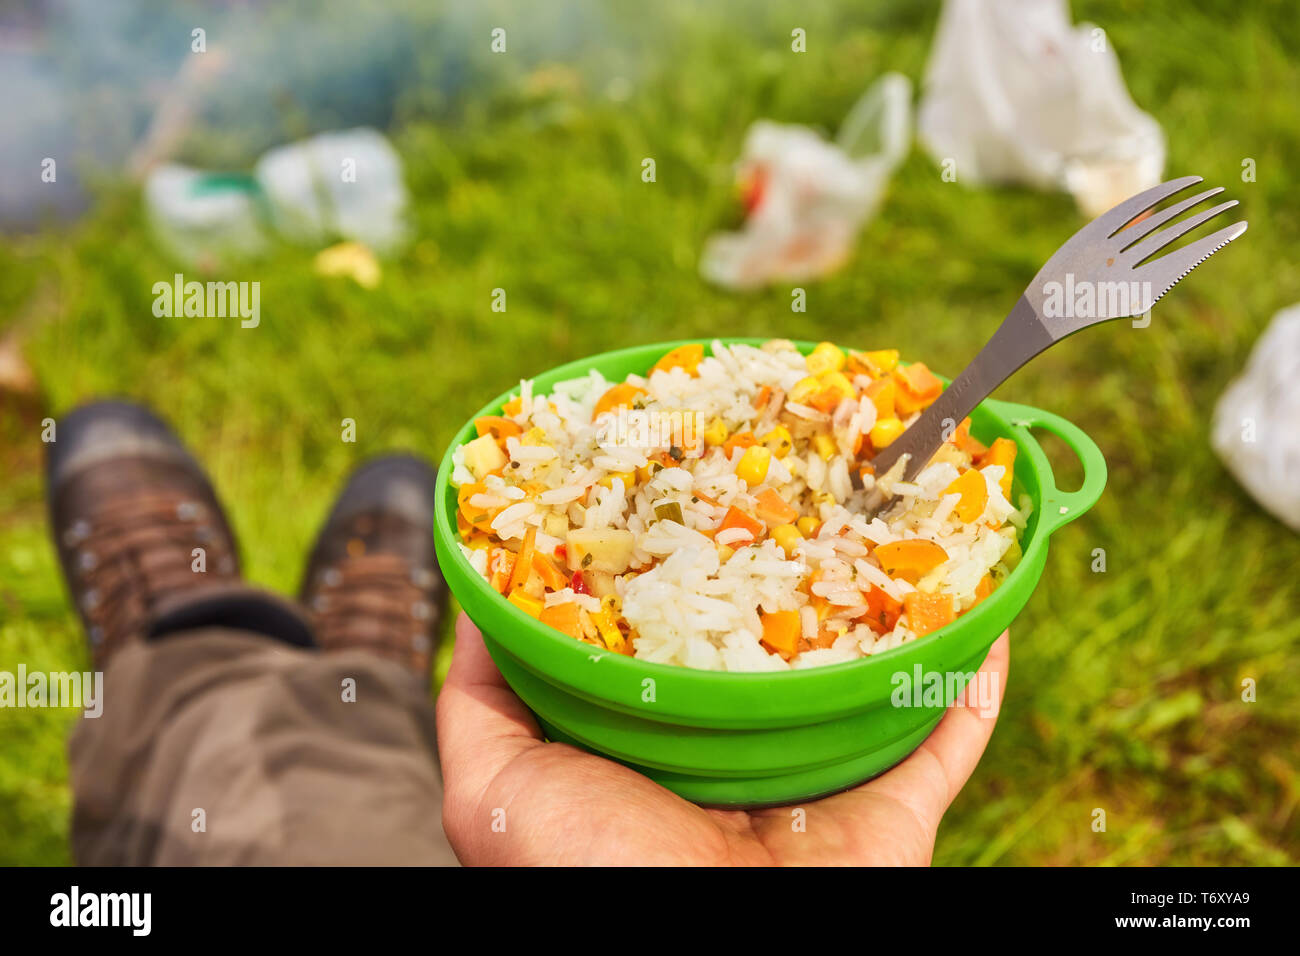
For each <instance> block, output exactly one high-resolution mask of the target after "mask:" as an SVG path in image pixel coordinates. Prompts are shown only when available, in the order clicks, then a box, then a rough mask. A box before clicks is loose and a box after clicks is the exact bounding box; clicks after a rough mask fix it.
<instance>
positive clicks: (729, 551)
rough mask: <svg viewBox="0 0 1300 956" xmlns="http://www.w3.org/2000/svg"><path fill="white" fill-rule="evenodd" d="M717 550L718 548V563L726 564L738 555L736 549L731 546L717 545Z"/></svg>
mask: <svg viewBox="0 0 1300 956" xmlns="http://www.w3.org/2000/svg"><path fill="white" fill-rule="evenodd" d="M717 548H718V561H719V562H720V563H722V564H726V563H727V562H728V561H730V560H731V556H732V555H733V554H735V553H736V549H735V548H733V547H732V546H731V545H729V544H720V545H717Z"/></svg>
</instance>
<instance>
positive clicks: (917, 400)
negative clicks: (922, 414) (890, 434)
mask: <svg viewBox="0 0 1300 956" xmlns="http://www.w3.org/2000/svg"><path fill="white" fill-rule="evenodd" d="M893 378H894V383H895V384H896V385H897V386H898V393H897V394H896V395H895V396H894V405H895V407H896V408H897V409H898V413H899V414H900V415H910V414H912V413H913V412H919V411H920V410H921V409H923V408H926V407H928V406H929V405H930V404H931V403H932V402H933V401H934V400H935V399H936V398H938V397H939V395H940V394H941V393H942V392H943V382H942V381H941V380H940V379H939V378H938V376H936V375H935V374H934V373H933V372H931V371H930V370H929V369H928V368H927V367H926V365H925V363H924V362H913V363H912V364H911V365H908V366H906V367H904V366H901V365H900V366H899V367H898V368H896V369H894V371H893Z"/></svg>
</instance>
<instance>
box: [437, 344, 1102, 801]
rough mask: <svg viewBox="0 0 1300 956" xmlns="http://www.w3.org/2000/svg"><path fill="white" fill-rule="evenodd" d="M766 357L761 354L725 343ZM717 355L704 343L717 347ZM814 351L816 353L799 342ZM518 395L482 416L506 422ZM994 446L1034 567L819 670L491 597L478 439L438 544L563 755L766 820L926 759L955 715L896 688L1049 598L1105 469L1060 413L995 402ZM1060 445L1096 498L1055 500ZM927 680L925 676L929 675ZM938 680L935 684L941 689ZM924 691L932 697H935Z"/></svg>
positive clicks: (986, 406)
mask: <svg viewBox="0 0 1300 956" xmlns="http://www.w3.org/2000/svg"><path fill="white" fill-rule="evenodd" d="M725 341H726V342H728V343H729V344H733V343H737V342H744V343H746V344H760V343H761V342H762V341H763V340H761V339H727V340H725ZM681 344H684V343H683V342H667V343H663V344H658V345H642V346H637V347H635V348H629V349H622V350H620V351H616V352H606V353H604V354H602V355H596V356H593V357H591V358H587V359H583V360H581V361H578V362H571V363H570V364H568V365H563V366H561V367H559V368H556V369H553V370H552V371H549V372H546V373H544V374H542V375H539V376H537V377H536V379H535V380H534V387H535V388H536V389H537V390H538V392H544V391H548V390H549V389H550V388H551V386H552V385H554V384H555V383H556V382H560V381H564V380H565V379H571V378H576V377H579V376H581V375H584V374H586V373H587V372H588V371H590V370H591V369H599V370H600V372H601V373H602V374H603V375H604V376H605V377H606V378H607V379H609V380H611V381H619V380H621V379H623V377H624V376H626V375H628V374H629V373H632V372H635V373H637V374H645V371H646V370H647V369H648V368H649V367H650V366H651V365H653V364H654V362H655V361H657V360H658V359H659V358H660V356H662V355H663V354H664V353H665V352H667V351H668V350H669V349H670V348H673V347H675V346H677V345H681ZM705 345H706V347H707V343H705ZM799 347H800V349H801V350H803V351H805V352H806V351H808V350H809V349H811V347H812V344H811V343H799ZM510 394H511V393H509V392H507V393H506V394H504V395H501V396H499V397H497V398H496V399H493V401H492V402H490V403H489V404H488V405H487V406H486V407H485V408H484V409H483V410H482V411H480V412H479V413H478V415H476V416H475V418H477V417H479V415H495V414H499V413H500V410H501V406H502V405H503V404H504V403H505V402H506V401H507V400H508V399H509V397H510ZM971 422H972V429H971V430H972V433H973V434H974V435H975V436H976V437H978V438H980V439H981V440H982V441H984V442H986V443H987V442H991V441H992V440H993V438H994V437H997V436H1002V437H1006V438H1010V439H1012V440H1013V441H1015V443H1016V444H1017V445H1018V446H1019V453H1018V454H1017V456H1016V465H1015V479H1014V481H1015V488H1016V494H1020V493H1025V494H1028V495H1029V496H1030V498H1031V499H1032V500H1033V503H1034V510H1033V515H1032V516H1031V517H1030V519H1029V523H1028V526H1027V528H1026V530H1025V533H1024V535H1023V536H1022V538H1021V546H1022V548H1023V549H1024V557H1023V558H1022V559H1021V561H1020V563H1019V565H1017V567H1016V569H1015V570H1014V571H1013V572H1012V573H1011V575H1010V576H1009V577H1008V578H1007V579H1006V580H1005V581H1003V582H1002V585H1001V586H1000V587H999V588H997V590H995V591H994V592H993V594H992V595H990V596H989V597H988V598H987V599H986V600H984V601H983V602H982V603H981V604H980V605H979V606H978V607H976V608H975V609H974V610H972V611H970V612H969V613H967V614H965V615H963V616H962V617H960V618H958V619H957V620H956V621H954V622H953V623H952V624H949V625H948V626H947V627H944V628H941V629H940V630H938V631H935V632H934V633H932V634H929V635H927V636H925V637H923V638H920V639H919V640H916V641H912V642H910V643H908V644H904V645H903V646H901V647H897V648H895V649H893V650H891V651H887V652H885V653H882V654H879V655H875V656H872V657H867V658H862V659H861V660H856V661H850V662H848V663H844V664H832V665H828V666H825V667H816V668H810V669H807V670H796V671H785V672H780V673H757V674H732V673H725V672H718V671H703V670H692V669H690V668H685V667H675V666H671V665H666V664H651V663H646V662H643V661H639V660H636V659H635V658H630V657H625V656H623V655H620V654H614V653H610V652H607V651H602V650H599V649H597V648H595V647H593V646H591V645H589V644H584V643H581V642H579V641H575V640H573V639H572V638H570V637H568V636H566V635H564V634H561V633H560V632H558V631H555V630H553V629H551V628H549V627H546V626H545V625H543V624H541V623H539V622H538V621H537V620H535V619H534V618H532V617H529V616H528V615H527V614H525V613H524V612H523V611H521V610H519V609H518V608H516V607H515V606H514V605H512V604H510V603H509V602H508V601H506V600H505V599H504V598H503V597H502V596H501V595H499V594H498V593H497V592H496V591H494V590H493V589H492V588H491V587H489V585H488V583H487V581H485V580H484V579H483V577H482V576H481V575H479V574H478V573H477V572H476V571H475V570H474V569H473V568H472V567H471V566H470V564H469V562H468V561H467V560H466V559H465V557H464V555H463V554H462V553H461V551H460V549H459V548H458V547H456V542H457V540H458V535H457V532H456V519H455V515H456V491H455V488H453V487H452V486H451V483H450V479H451V473H452V464H451V453H452V450H453V449H454V448H455V447H456V446H457V445H460V444H462V443H464V442H466V441H469V440H470V439H472V438H473V437H474V435H475V433H474V426H473V420H471V421H470V422H468V423H467V424H466V425H465V427H464V428H462V429H460V431H459V432H458V433H457V434H456V437H455V438H454V439H453V440H452V445H451V447H449V448H448V450H447V454H446V456H445V457H444V458H443V462H442V467H441V469H440V470H439V473H438V484H437V501H438V509H437V516H436V527H435V529H434V531H435V537H436V540H437V548H438V560H439V562H440V563H441V567H442V571H443V573H444V575H445V576H446V579H447V582H448V584H449V585H450V587H451V590H452V593H453V594H455V596H456V598H457V600H458V601H459V602H460V604H461V606H462V607H463V608H464V609H465V612H466V613H467V614H468V615H469V616H470V619H471V620H473V621H474V623H475V624H476V625H478V627H479V629H480V630H481V631H482V632H483V638H484V640H485V641H486V642H487V647H488V650H489V651H490V652H491V654H492V658H493V660H495V661H496V664H497V666H498V667H499V668H500V669H501V673H502V675H503V676H504V677H505V679H506V680H507V681H508V682H509V684H510V686H511V687H512V688H513V689H514V691H515V693H517V694H518V695H519V696H520V697H521V698H522V699H523V701H524V702H525V703H526V704H527V705H528V706H529V707H530V708H532V710H533V712H534V713H535V714H536V715H537V718H538V720H539V722H540V723H541V726H542V728H543V730H544V731H545V733H546V735H547V736H548V737H549V738H550V739H551V740H557V741H565V742H567V743H570V744H574V745H576V746H579V747H585V748H586V749H588V750H591V751H594V752H596V753H599V754H603V755H605V756H607V757H610V758H612V759H614V760H617V761H619V762H621V763H624V764H626V765H627V766H629V767H633V768H634V769H636V770H638V771H640V772H641V773H644V774H645V775H646V776H648V777H650V778H651V779H653V780H656V781H658V782H659V783H661V784H662V785H663V786H665V787H667V788H669V789H670V790H673V791H674V792H676V793H678V794H680V795H681V796H683V797H685V798H687V799H688V800H692V801H694V802H696V803H701V804H706V805H711V806H730V807H755V806H763V805H774V804H783V803H791V802H794V801H799V800H806V799H808V798H811V797H817V796H821V795H824V794H828V793H833V792H835V791H837V790H842V789H844V788H846V787H849V786H852V785H854V784H856V783H860V782H861V781H864V780H867V779H869V778H870V777H873V776H875V775H876V774H879V773H881V772H882V771H884V770H887V769H888V768H889V767H891V766H893V765H894V764H896V763H898V762H899V761H900V760H902V759H903V758H904V757H906V756H907V755H908V754H909V753H911V752H912V751H913V750H915V749H916V748H917V747H918V746H919V745H920V743H921V741H923V740H924V739H925V738H926V736H927V735H928V734H929V733H930V731H931V730H932V729H933V728H934V726H935V724H936V723H937V722H938V720H939V718H940V717H941V716H942V714H943V707H942V706H940V705H937V704H936V705H934V706H894V705H893V704H892V703H891V695H892V694H893V692H894V689H895V687H896V686H897V684H896V682H895V680H894V675H896V674H899V673H907V674H909V675H912V676H913V678H915V676H916V675H917V674H920V675H921V679H922V681H925V680H926V676H925V675H929V674H931V672H938V673H939V674H940V675H945V679H946V675H950V674H955V673H970V672H972V671H975V670H977V669H978V668H979V666H980V664H981V663H982V662H983V660H984V657H985V655H986V654H987V653H988V649H989V647H990V646H991V645H992V644H993V641H994V640H996V639H997V636H998V635H999V634H1001V633H1002V631H1003V630H1004V629H1005V628H1006V627H1007V626H1008V625H1009V624H1010V623H1011V621H1012V619H1014V618H1015V616H1016V614H1017V613H1019V611H1020V609H1021V608H1022V607H1024V605H1025V602H1026V601H1028V600H1029V595H1030V594H1031V593H1032V592H1033V590H1034V585H1035V584H1037V583H1038V579H1039V577H1040V576H1041V575H1042V573H1043V566H1044V564H1045V562H1046V561H1047V544H1048V538H1049V537H1050V536H1051V534H1052V532H1054V531H1056V530H1057V529H1058V528H1060V527H1062V526H1063V525H1065V524H1067V523H1068V522H1070V521H1073V520H1074V519H1075V518H1077V517H1079V515H1081V514H1083V513H1084V512H1085V511H1087V510H1088V508H1090V507H1092V505H1093V504H1095V503H1096V501H1097V499H1098V498H1099V497H1100V496H1101V492H1102V488H1103V487H1104V486H1105V484H1106V461H1105V459H1104V458H1103V457H1102V455H1101V452H1100V451H1099V450H1098V448H1097V446H1096V445H1095V444H1094V443H1093V441H1092V440H1091V439H1090V438H1089V437H1088V436H1087V435H1085V434H1084V433H1083V432H1082V431H1081V430H1080V429H1079V428H1077V427H1076V426H1074V425H1072V424H1070V423H1069V422H1067V421H1066V420H1065V419H1063V418H1059V417H1058V416H1056V415H1052V414H1050V413H1049V412H1044V411H1041V410H1039V409H1037V408H1030V407H1028V406H1024V405H1013V404H1011V403H1009V402H999V401H993V400H991V399H990V400H988V401H985V402H984V403H983V404H982V405H980V406H979V408H977V409H976V410H975V412H974V413H973V414H972V416H971ZM1031 427H1032V428H1042V429H1045V430H1046V431H1049V432H1052V433H1053V434H1056V435H1058V436H1060V437H1061V438H1062V439H1063V440H1064V441H1065V442H1066V444H1068V445H1069V446H1070V448H1072V449H1073V450H1074V452H1075V454H1077V455H1078V456H1079V458H1080V460H1081V461H1082V463H1083V474H1084V477H1083V485H1082V487H1081V488H1079V490H1077V491H1073V492H1062V491H1060V490H1058V489H1057V487H1056V485H1055V482H1054V480H1053V477H1052V468H1051V465H1050V464H1049V463H1048V461H1047V457H1046V455H1044V454H1043V450H1042V448H1041V447H1040V446H1039V445H1038V442H1037V441H1035V440H1034V437H1033V435H1032V434H1031V433H1030V431H1029V429H1030V428H1031ZM918 668H919V671H918ZM930 680H933V678H930ZM921 686H925V685H924V684H922V685H921Z"/></svg>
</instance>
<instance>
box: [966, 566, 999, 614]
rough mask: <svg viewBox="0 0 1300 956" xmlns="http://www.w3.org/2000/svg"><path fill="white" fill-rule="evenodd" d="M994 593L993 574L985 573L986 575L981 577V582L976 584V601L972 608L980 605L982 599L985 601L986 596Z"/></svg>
mask: <svg viewBox="0 0 1300 956" xmlns="http://www.w3.org/2000/svg"><path fill="white" fill-rule="evenodd" d="M992 593H993V575H991V574H986V575H984V577H982V578H980V583H979V584H977V585H975V603H974V604H972V605H971V606H970V607H971V608H974V607H978V606H979V603H980V601H983V600H984V599H985V598H986V597H988V596H989V595H990V594H992ZM966 610H968V611H969V610H970V608H967V609H966Z"/></svg>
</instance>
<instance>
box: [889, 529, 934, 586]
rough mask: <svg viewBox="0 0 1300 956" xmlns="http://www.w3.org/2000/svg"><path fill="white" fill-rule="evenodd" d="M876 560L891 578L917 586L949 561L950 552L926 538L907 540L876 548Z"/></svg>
mask: <svg viewBox="0 0 1300 956" xmlns="http://www.w3.org/2000/svg"><path fill="white" fill-rule="evenodd" d="M875 554H876V560H877V561H879V562H880V566H881V567H882V568H884V569H885V573H886V574H888V575H889V576H890V577H891V578H903V579H904V580H906V581H911V582H912V583H913V584H915V583H916V582H917V581H919V580H920V579H921V578H923V577H925V575H927V574H929V573H930V572H931V571H933V570H934V569H935V568H937V567H938V566H939V565H941V564H943V563H944V562H945V561H947V560H948V552H947V551H945V550H944V549H943V548H941V547H940V546H939V545H937V544H935V543H934V542H933V541H927V540H926V539H925V538H905V539H903V540H902V541H892V542H890V543H889V544H882V545H881V546H880V547H878V548H876V551H875Z"/></svg>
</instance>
